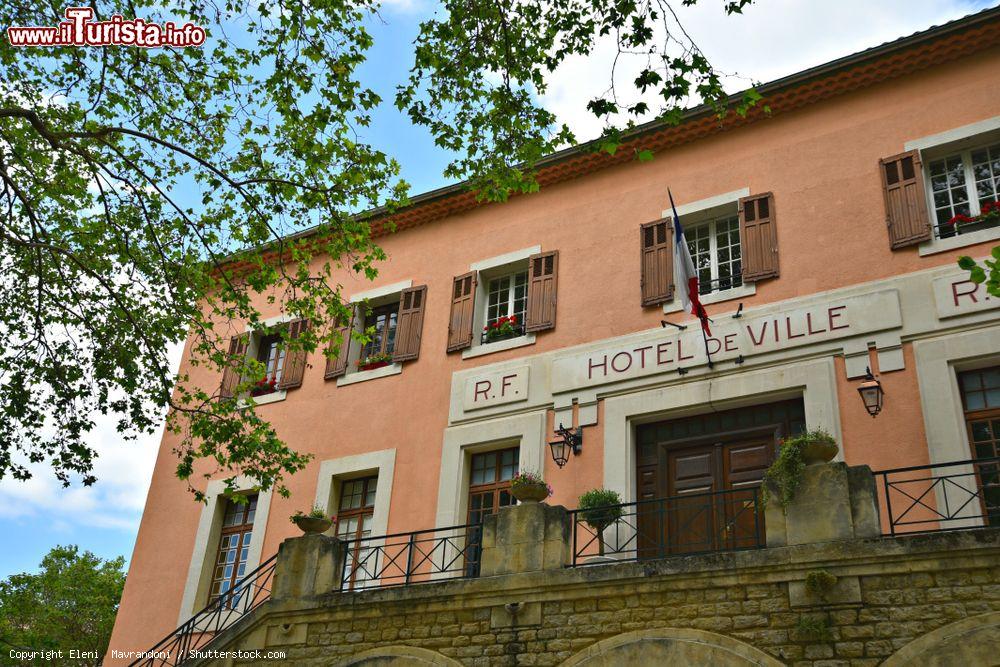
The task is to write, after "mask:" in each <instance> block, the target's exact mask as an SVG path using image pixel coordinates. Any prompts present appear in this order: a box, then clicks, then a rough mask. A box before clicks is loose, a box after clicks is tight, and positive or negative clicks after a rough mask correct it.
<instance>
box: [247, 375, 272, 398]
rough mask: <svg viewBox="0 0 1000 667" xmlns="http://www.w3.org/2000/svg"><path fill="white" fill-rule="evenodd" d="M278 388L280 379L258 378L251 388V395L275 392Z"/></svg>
mask: <svg viewBox="0 0 1000 667" xmlns="http://www.w3.org/2000/svg"><path fill="white" fill-rule="evenodd" d="M277 390H278V381H277V380H275V379H274V378H264V379H263V380H257V382H255V383H254V385H253V387H251V388H250V395H251V396H263V395H265V394H273V393H274V392H276V391H277Z"/></svg>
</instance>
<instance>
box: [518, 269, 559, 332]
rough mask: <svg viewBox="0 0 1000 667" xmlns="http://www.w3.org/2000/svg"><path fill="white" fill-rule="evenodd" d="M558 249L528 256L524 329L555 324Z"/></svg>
mask: <svg viewBox="0 0 1000 667" xmlns="http://www.w3.org/2000/svg"><path fill="white" fill-rule="evenodd" d="M558 275H559V251H558V250H552V251H550V252H543V253H539V254H537V255H532V256H531V257H529V258H528V312H527V315H526V316H525V318H524V319H525V322H524V330H525V332H529V331H544V330H545V329H551V328H552V327H554V326H555V325H556V301H557V299H556V285H557V282H556V278H557V276H558Z"/></svg>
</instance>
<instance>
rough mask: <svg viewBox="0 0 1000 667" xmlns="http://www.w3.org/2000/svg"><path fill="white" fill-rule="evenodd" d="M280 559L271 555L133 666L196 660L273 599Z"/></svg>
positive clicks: (165, 666) (168, 665)
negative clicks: (198, 653) (219, 636)
mask: <svg viewBox="0 0 1000 667" xmlns="http://www.w3.org/2000/svg"><path fill="white" fill-rule="evenodd" d="M276 560H277V556H271V557H270V558H268V559H267V560H266V561H264V562H263V563H261V564H260V566H258V567H257V569H255V570H254V571H253V572H251V573H250V574H248V575H247V576H246V577H244V578H243V579H241V580H240V581H238V582H237V583H236V585H235V586H233V588H232V589H230V590H228V591H226V592H225V593H223V594H222V595H220V596H218V597H216V598H214V599H213V600H212V601H211V602H210V603H208V606H206V607H205V608H204V609H202V610H201V611H199V612H198V613H197V614H195V615H194V616H192V617H191V618H189V619H188V620H187V621H186V622H185V623H184V625H182V626H180V627H179V628H177V629H176V630H174V631H173V632H171V633H170V634H169V635H167V636H166V637H164V638H163V639H161V640H160V642H159V643H157V644H156V645H155V646H153V648H151V649H149V650H148V651H144V652H143V655H144V656H145V657H142V658H139V659H138V660H135V661H134V662H133V663H132V665H133V666H135V665H142V666H143V667H161V666H163V667H174V666H175V665H181V664H183V663H184V661H186V660H188V659H190V658H192V657H193V654H194V652H195V651H198V650H199V649H202V648H204V647H205V646H206V644H208V643H209V642H210V641H212V639H213V638H214V637H215V636H216V635H217V634H219V633H220V632H222V631H223V630H225V629H226V628H228V627H229V626H231V625H232V624H233V623H235V622H236V621H238V620H240V619H241V618H243V617H244V616H246V615H247V614H249V613H250V612H252V611H253V610H254V609H256V608H257V607H259V606H260V605H261V604H263V603H264V602H265V601H266V600H267V599H268V598H270V597H271V580H272V578H273V577H274V564H275V561H276Z"/></svg>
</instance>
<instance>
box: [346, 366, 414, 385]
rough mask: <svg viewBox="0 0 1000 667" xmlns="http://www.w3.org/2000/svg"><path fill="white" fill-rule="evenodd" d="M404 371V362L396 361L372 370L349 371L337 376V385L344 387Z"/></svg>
mask: <svg viewBox="0 0 1000 667" xmlns="http://www.w3.org/2000/svg"><path fill="white" fill-rule="evenodd" d="M402 372H403V364H401V363H398V362H397V363H394V364H389V365H388V366H382V367H381V368H373V369H372V370H370V371H356V372H354V373H348V374H347V375H342V376H341V377H339V378H337V386H338V387H343V386H346V385H349V384H357V383H358V382H365V381H367V380H377V379H378V378H384V377H388V376H390V375H399V374H400V373H402Z"/></svg>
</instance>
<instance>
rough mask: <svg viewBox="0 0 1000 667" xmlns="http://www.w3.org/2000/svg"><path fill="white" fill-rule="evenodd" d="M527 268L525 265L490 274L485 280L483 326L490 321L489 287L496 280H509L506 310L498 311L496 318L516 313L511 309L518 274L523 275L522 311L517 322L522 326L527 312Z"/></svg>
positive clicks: (490, 292)
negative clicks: (506, 271)
mask: <svg viewBox="0 0 1000 667" xmlns="http://www.w3.org/2000/svg"><path fill="white" fill-rule="evenodd" d="M528 268H529V267H527V266H525V267H524V268H523V269H514V270H513V271H512V272H510V273H504V274H501V275H498V276H492V277H490V278H488V279H487V280H486V311H485V312H484V318H483V322H482V325H483V326H488V325H489V323H490V295H491V294H493V290H492V289H490V287H491V285H492V283H493V282H494V281H496V280H503V279H504V278H507V279H508V280H509V281H510V284H509V285H508V286H507V312H505V313H503V314H500V313H498V314H497V319H499V318H501V317H510V316H511V315H515V314H516V313H513V312H511V311H512V310H513V309H514V302H515V300H516V298H515V297H516V295H517V277H518V276H520V275H524V312H523V313H521V314H520V316H519V319H518V323H519V324H520V325H521V326H524V316H525V315H526V314H527V313H528Z"/></svg>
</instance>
